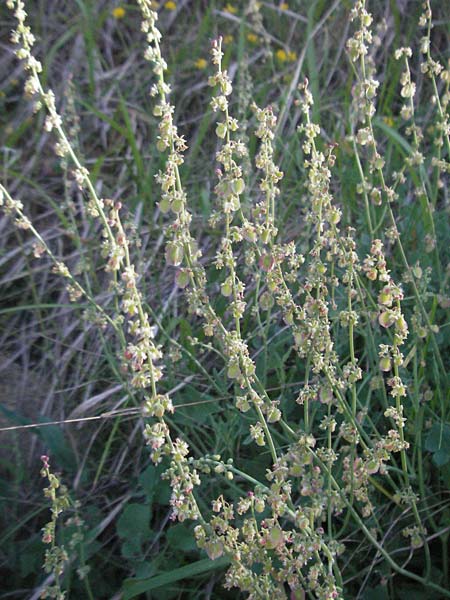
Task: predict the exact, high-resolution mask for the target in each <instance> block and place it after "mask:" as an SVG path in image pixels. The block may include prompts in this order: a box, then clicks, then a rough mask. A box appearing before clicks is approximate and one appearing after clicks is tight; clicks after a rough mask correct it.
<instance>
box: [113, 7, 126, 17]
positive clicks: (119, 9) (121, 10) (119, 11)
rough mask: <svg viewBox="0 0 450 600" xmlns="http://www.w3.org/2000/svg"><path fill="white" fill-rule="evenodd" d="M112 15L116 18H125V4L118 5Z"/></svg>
mask: <svg viewBox="0 0 450 600" xmlns="http://www.w3.org/2000/svg"><path fill="white" fill-rule="evenodd" d="M112 16H113V17H114V18H115V19H123V18H124V16H125V9H124V8H123V6H116V8H114V9H113V11H112Z"/></svg>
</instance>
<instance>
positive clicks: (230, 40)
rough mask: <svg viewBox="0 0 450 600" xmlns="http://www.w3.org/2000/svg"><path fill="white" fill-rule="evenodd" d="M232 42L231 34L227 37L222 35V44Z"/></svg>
mask: <svg viewBox="0 0 450 600" xmlns="http://www.w3.org/2000/svg"><path fill="white" fill-rule="evenodd" d="M233 40H234V37H233V36H232V35H231V34H228V35H224V36H223V43H224V44H231V42H232V41H233Z"/></svg>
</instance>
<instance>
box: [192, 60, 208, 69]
mask: <svg viewBox="0 0 450 600" xmlns="http://www.w3.org/2000/svg"><path fill="white" fill-rule="evenodd" d="M194 64H195V68H196V69H206V67H207V66H208V61H207V60H205V59H204V58H198V59H197V60H196V61H195V63H194Z"/></svg>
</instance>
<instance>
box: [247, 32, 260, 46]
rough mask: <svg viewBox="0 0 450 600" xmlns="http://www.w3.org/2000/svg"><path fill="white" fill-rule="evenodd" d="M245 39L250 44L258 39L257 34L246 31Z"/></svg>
mask: <svg viewBox="0 0 450 600" xmlns="http://www.w3.org/2000/svg"><path fill="white" fill-rule="evenodd" d="M247 39H248V41H249V42H250V43H251V44H256V42H257V41H258V36H257V35H256V33H247Z"/></svg>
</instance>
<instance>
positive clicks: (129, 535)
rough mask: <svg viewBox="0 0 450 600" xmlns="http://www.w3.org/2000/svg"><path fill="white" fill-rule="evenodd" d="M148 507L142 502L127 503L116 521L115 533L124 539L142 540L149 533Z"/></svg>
mask: <svg viewBox="0 0 450 600" xmlns="http://www.w3.org/2000/svg"><path fill="white" fill-rule="evenodd" d="M149 522H150V507H149V506H146V505H144V504H127V505H126V507H125V509H124V511H123V513H122V514H121V515H120V517H119V519H118V521H117V533H118V535H119V537H121V538H125V539H126V540H135V539H139V540H142V539H143V538H144V537H145V536H147V535H148V534H149V533H150V528H149Z"/></svg>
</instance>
